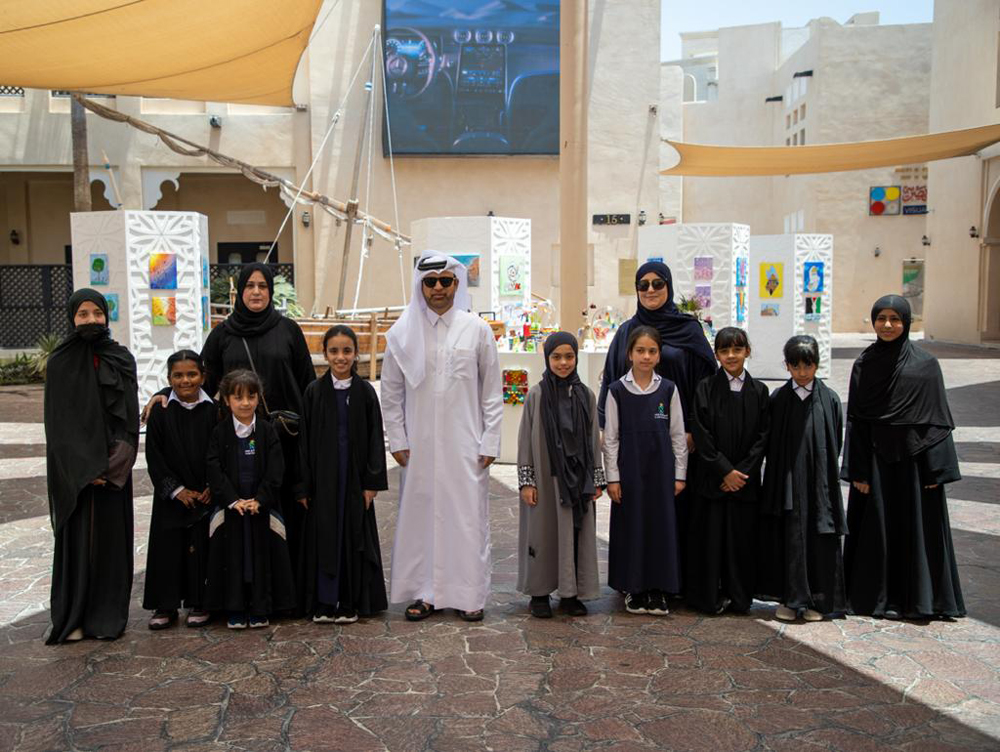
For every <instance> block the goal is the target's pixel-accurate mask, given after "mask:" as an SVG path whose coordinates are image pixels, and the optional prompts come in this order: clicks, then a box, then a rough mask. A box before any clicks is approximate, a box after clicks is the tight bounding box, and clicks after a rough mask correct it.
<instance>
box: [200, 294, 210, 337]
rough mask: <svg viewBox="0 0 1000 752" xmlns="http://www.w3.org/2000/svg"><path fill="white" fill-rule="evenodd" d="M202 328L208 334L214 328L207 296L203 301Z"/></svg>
mask: <svg viewBox="0 0 1000 752" xmlns="http://www.w3.org/2000/svg"><path fill="white" fill-rule="evenodd" d="M201 328H202V329H203V330H204V331H206V332H207V331H208V330H209V329H211V328H212V309H211V307H210V305H209V302H208V296H207V295H205V296H203V297H202V299H201Z"/></svg>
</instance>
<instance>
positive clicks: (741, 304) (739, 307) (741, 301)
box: [736, 290, 747, 326]
mask: <svg viewBox="0 0 1000 752" xmlns="http://www.w3.org/2000/svg"><path fill="white" fill-rule="evenodd" d="M746 322H747V291H746V290H737V291H736V325H737V326H743V325H745V324H746Z"/></svg>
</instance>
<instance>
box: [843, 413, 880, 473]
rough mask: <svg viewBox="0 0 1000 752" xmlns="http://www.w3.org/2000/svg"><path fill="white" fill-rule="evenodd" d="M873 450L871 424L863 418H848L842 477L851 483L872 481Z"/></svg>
mask: <svg viewBox="0 0 1000 752" xmlns="http://www.w3.org/2000/svg"><path fill="white" fill-rule="evenodd" d="M872 452H873V449H872V439H871V425H870V424H869V423H867V422H866V421H863V420H848V421H847V433H846V438H845V440H844V464H843V465H842V466H841V468H840V479H841V480H846V481H849V482H851V483H870V482H871V479H872Z"/></svg>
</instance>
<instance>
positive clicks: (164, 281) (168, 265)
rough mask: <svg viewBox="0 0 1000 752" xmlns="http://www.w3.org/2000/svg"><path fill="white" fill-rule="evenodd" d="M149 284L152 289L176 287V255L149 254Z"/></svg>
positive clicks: (171, 288) (173, 288)
mask: <svg viewBox="0 0 1000 752" xmlns="http://www.w3.org/2000/svg"><path fill="white" fill-rule="evenodd" d="M149 286H150V288H152V289H153V290H176V289H177V256H175V255H174V254H173V253H151V254H149Z"/></svg>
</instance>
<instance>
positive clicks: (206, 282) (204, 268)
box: [201, 256, 212, 290]
mask: <svg viewBox="0 0 1000 752" xmlns="http://www.w3.org/2000/svg"><path fill="white" fill-rule="evenodd" d="M201 286H202V287H204V288H205V289H206V290H207V289H209V288H210V287H211V286H212V282H211V280H210V279H209V275H208V256H202V257H201Z"/></svg>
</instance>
